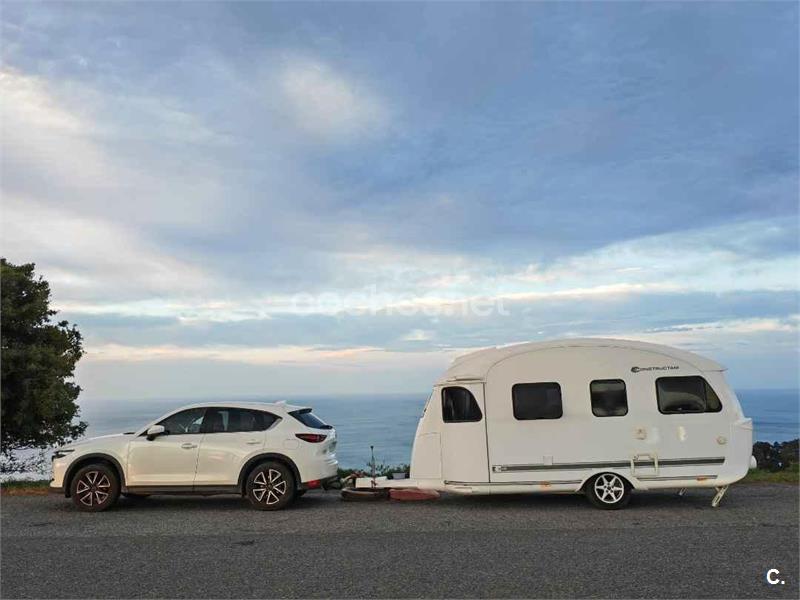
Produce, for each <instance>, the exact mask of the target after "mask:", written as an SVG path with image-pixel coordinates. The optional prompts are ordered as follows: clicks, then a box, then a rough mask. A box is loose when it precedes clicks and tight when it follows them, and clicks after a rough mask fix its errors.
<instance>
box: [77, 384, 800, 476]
mask: <svg viewBox="0 0 800 600" xmlns="http://www.w3.org/2000/svg"><path fill="white" fill-rule="evenodd" d="M736 394H737V396H738V397H739V401H740V402H741V404H742V408H743V409H744V413H745V415H747V416H748V417H751V418H752V419H753V421H754V425H755V431H754V439H755V440H757V441H767V442H781V441H786V440H791V439H795V438H797V437H799V436H800V433H799V431H800V417H799V416H798V412H799V411H798V407H800V390H737V392H736ZM427 398H428V393H420V394H374V395H352V396H325V397H313V396H302V397H281V398H274V397H264V396H261V397H258V398H237V400H260V401H266V402H270V401H275V400H281V399H285V400H286V401H287V402H289V403H290V404H300V405H304V406H311V407H313V408H314V413H315V414H317V415H318V416H319V417H320V418H322V419H323V420H324V421H326V422H327V423H330V424H331V425H333V426H335V427H336V431H337V433H338V437H339V442H338V445H337V454H338V456H339V462H340V464H341V465H342V466H343V467H364V466H365V465H366V464H367V463H368V462H369V460H370V446H374V451H375V460H376V461H377V462H379V463H383V464H387V465H396V464H405V463H408V462H410V461H411V446H412V444H413V442H414V432H415V430H416V427H417V420H418V419H419V417H420V415H421V414H422V409H423V407H424V405H425V401H426V400H427ZM219 400H221V399H219ZM198 401H200V400H186V399H183V400H181V399H173V400H158V401H155V400H131V401H127V402H120V401H115V402H113V403H103V402H99V401H92V402H86V403H85V404H84V405H83V406H82V413H81V418H82V419H83V420H84V421H87V422H88V423H89V427H88V430H87V435H89V436H95V435H104V434H108V433H117V432H121V431H131V430H134V429H139V428H140V427H141V426H142V425H144V424H146V423H147V422H148V421H150V420H152V419H155V418H157V417H159V416H160V415H162V414H164V413H165V412H167V411H169V410H171V409H173V408H177V407H179V406H183V405H185V404H190V403H192V402H198ZM203 401H204V400H203Z"/></svg>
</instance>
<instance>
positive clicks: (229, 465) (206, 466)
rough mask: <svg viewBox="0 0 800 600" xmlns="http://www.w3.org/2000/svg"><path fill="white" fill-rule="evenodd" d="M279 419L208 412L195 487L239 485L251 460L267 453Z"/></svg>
mask: <svg viewBox="0 0 800 600" xmlns="http://www.w3.org/2000/svg"><path fill="white" fill-rule="evenodd" d="M275 420H276V417H275V416H274V415H272V414H270V413H267V412H264V411H260V410H251V409H243V408H227V407H215V408H209V409H208V412H207V413H206V419H205V421H204V427H203V431H204V435H203V441H202V443H201V445H200V451H199V454H198V458H197V475H196V476H195V480H194V484H195V487H198V488H202V486H229V485H236V484H237V483H238V481H239V473H240V472H241V470H242V467H243V466H244V464H245V463H246V462H247V460H248V459H249V458H251V457H252V456H254V455H256V454H258V453H259V452H260V451H262V450H263V449H264V445H265V441H266V435H267V429H269V427H270V426H271V425H272V424H273V423H274V422H275Z"/></svg>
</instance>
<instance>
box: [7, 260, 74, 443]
mask: <svg viewBox="0 0 800 600" xmlns="http://www.w3.org/2000/svg"><path fill="white" fill-rule="evenodd" d="M0 296H2V304H1V305H0V337H1V338H2V342H1V343H0V346H1V347H2V355H1V356H0V360H1V361H2V396H1V397H0V407H1V411H2V415H0V416H1V417H2V421H0V425H1V426H2V433H1V434H0V452H2V454H3V455H5V456H8V455H9V454H10V453H11V452H12V451H13V450H16V449H19V448H44V447H47V446H52V445H59V444H63V443H66V442H68V441H70V440H72V439H74V438H76V437H79V436H80V435H82V434H83V432H84V431H85V430H86V423H83V422H73V421H75V419H76V417H77V416H78V414H79V409H78V405H77V404H76V403H75V401H76V400H77V399H78V394H80V391H81V388H80V386H78V385H77V384H75V383H74V382H73V381H71V379H72V377H73V373H74V371H75V364H76V363H77V362H78V359H80V357H81V356H82V355H83V346H82V338H81V334H80V332H79V331H78V330H77V329H76V328H75V326H72V327H70V326H69V323H67V322H66V321H60V322H58V323H52V322H51V321H50V317H53V316H54V315H55V314H56V311H54V310H51V309H50V285H49V284H48V283H47V281H45V280H44V279H42V278H41V277H36V276H35V275H34V265H33V264H25V265H13V264H11V263H9V262H7V261H6V259H5V258H1V259H0Z"/></svg>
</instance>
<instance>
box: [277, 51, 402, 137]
mask: <svg viewBox="0 0 800 600" xmlns="http://www.w3.org/2000/svg"><path fill="white" fill-rule="evenodd" d="M278 81H279V83H278V85H279V88H280V91H281V92H282V93H283V95H284V97H285V99H286V102H287V103H288V109H289V111H290V114H291V115H292V117H293V118H294V121H295V124H296V125H297V127H299V128H300V129H302V130H303V131H305V132H307V133H309V134H310V135H312V136H316V137H319V138H322V139H326V140H333V141H341V140H343V139H344V140H348V139H351V138H353V137H355V136H368V137H369V136H373V135H377V134H378V133H380V132H381V131H382V130H383V129H384V128H385V127H386V125H387V124H388V121H389V109H388V107H387V106H386V104H385V102H384V101H383V100H381V99H379V98H378V97H377V96H376V95H375V94H374V93H372V92H371V91H369V89H368V88H367V87H366V86H364V85H363V84H359V83H357V82H356V81H354V80H352V79H350V78H347V77H345V76H344V75H342V74H340V73H337V72H336V71H334V69H333V68H332V67H331V66H330V65H327V64H325V63H323V62H321V61H319V60H312V59H291V60H289V61H288V62H287V63H286V64H285V65H284V67H283V69H282V70H281V72H280V74H279V79H278Z"/></svg>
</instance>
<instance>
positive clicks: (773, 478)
mask: <svg viewBox="0 0 800 600" xmlns="http://www.w3.org/2000/svg"><path fill="white" fill-rule="evenodd" d="M742 482H743V483H793V484H795V485H797V484H798V483H800V465H798V464H797V463H793V464H792V465H790V466H789V467H788V468H786V469H783V470H780V471H769V470H767V469H751V470H750V471H749V472H748V473H747V475H746V476H745V478H744V479H742Z"/></svg>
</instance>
